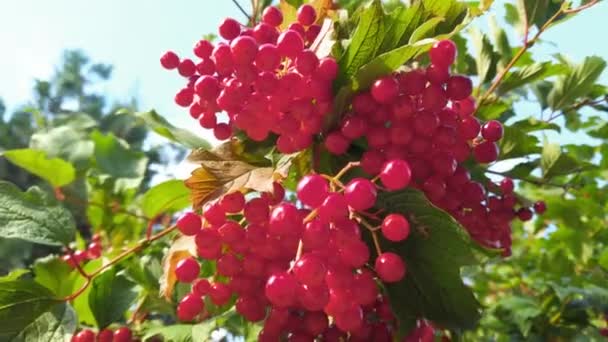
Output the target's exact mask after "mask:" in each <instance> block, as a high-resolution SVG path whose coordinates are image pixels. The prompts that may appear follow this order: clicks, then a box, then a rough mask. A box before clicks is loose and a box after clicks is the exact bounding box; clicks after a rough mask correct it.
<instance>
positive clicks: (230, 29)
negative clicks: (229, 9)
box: [219, 18, 241, 40]
mask: <svg viewBox="0 0 608 342" xmlns="http://www.w3.org/2000/svg"><path fill="white" fill-rule="evenodd" d="M219 33H220V36H221V37H222V38H224V39H226V40H232V39H234V38H236V37H238V35H239V34H240V33H241V24H239V22H238V21H236V20H234V19H232V18H226V19H224V21H223V22H222V23H221V24H220V26H219Z"/></svg>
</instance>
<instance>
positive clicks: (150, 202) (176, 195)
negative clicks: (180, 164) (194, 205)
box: [141, 180, 190, 218]
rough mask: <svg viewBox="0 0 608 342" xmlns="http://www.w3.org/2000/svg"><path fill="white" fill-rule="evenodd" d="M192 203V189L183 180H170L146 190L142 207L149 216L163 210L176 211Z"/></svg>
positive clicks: (153, 215)
mask: <svg viewBox="0 0 608 342" xmlns="http://www.w3.org/2000/svg"><path fill="white" fill-rule="evenodd" d="M189 204H190V189H188V188H187V187H186V186H185V185H184V181H181V180H168V181H166V182H163V183H160V184H157V185H155V186H154V187H152V188H151V189H150V190H148V191H146V193H145V194H144V195H143V197H142V199H141V209H142V211H143V212H144V214H145V215H146V216H147V217H150V218H152V217H155V216H156V215H158V214H161V213H163V212H174V211H178V210H182V209H184V208H186V207H187V206H188V205H189Z"/></svg>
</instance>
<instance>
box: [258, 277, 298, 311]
mask: <svg viewBox="0 0 608 342" xmlns="http://www.w3.org/2000/svg"><path fill="white" fill-rule="evenodd" d="M297 289H298V283H297V282H296V280H295V279H294V277H293V276H292V275H290V274H288V273H277V274H273V275H271V276H270V278H268V281H267V282H266V287H265V290H264V292H265V294H266V298H268V300H269V301H270V302H271V303H272V305H274V306H277V307H289V306H291V305H293V304H294V303H295V302H296V291H297Z"/></svg>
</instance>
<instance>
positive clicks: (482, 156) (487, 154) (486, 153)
mask: <svg viewBox="0 0 608 342" xmlns="http://www.w3.org/2000/svg"><path fill="white" fill-rule="evenodd" d="M473 156H474V157H475V160H477V162H478V163H481V164H487V163H491V162H494V161H496V159H497V158H498V146H497V145H496V144H495V143H493V142H491V141H485V142H482V143H481V144H479V145H476V146H475V147H473Z"/></svg>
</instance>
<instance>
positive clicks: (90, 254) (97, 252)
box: [87, 242, 102, 260]
mask: <svg viewBox="0 0 608 342" xmlns="http://www.w3.org/2000/svg"><path fill="white" fill-rule="evenodd" d="M101 252H102V251H101V244H100V243H99V242H91V243H90V244H89V245H88V246H87V258H89V259H91V260H94V259H98V258H99V257H101Z"/></svg>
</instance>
